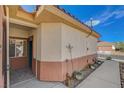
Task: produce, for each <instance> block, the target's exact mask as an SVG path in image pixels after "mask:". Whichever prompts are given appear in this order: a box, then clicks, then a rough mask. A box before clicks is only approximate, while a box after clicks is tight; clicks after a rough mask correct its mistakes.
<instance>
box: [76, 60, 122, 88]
mask: <svg viewBox="0 0 124 93" xmlns="http://www.w3.org/2000/svg"><path fill="white" fill-rule="evenodd" d="M77 87H78V88H120V87H121V85H120V72H119V63H118V62H116V61H105V62H104V63H103V64H102V65H101V66H100V67H99V68H98V69H96V70H95V71H94V72H93V73H91V74H90V75H89V76H88V77H87V78H86V79H85V80H84V81H83V82H82V83H80V84H79V85H78V86H77Z"/></svg>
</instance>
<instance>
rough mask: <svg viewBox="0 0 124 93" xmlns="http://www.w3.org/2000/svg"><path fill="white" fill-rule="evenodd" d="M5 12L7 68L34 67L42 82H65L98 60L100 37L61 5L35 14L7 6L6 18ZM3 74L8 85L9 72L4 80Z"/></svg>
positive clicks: (0, 74) (5, 58)
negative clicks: (73, 73) (61, 7)
mask: <svg viewBox="0 0 124 93" xmlns="http://www.w3.org/2000/svg"><path fill="white" fill-rule="evenodd" d="M2 9H3V6H1V7H0V27H4V28H6V29H5V30H4V31H3V30H2V28H0V33H2V32H6V33H5V36H4V37H3V38H4V39H3V40H4V42H3V41H2V40H1V39H0V40H1V41H0V42H3V49H2V53H3V52H4V53H6V54H4V55H5V56H4V59H3V60H4V61H3V64H5V65H4V66H6V64H7V66H10V68H11V69H13V70H17V69H22V68H25V67H30V68H32V71H33V73H34V74H35V76H36V77H37V79H39V80H43V81H64V80H65V79H66V74H67V73H69V74H70V75H71V74H72V72H73V71H75V70H80V69H83V68H85V67H86V66H88V64H92V63H93V59H95V58H96V54H97V41H98V38H99V34H98V33H96V32H94V31H91V29H90V28H89V27H88V26H86V25H84V24H83V23H81V22H79V21H77V20H76V19H75V18H74V17H72V16H71V15H69V14H67V13H66V12H65V11H63V10H62V9H60V8H58V7H57V6H49V5H46V6H44V5H43V6H42V5H41V6H38V8H37V10H36V11H35V12H33V13H28V12H26V11H25V10H23V9H22V8H21V6H17V5H16V6H14V5H13V6H4V12H5V15H4V19H3V17H2V16H1V14H4V13H3V12H2ZM2 20H4V21H5V22H6V26H3V25H2V23H3V22H2ZM91 32H92V33H91ZM89 34H90V36H89V37H87V36H88V35H89ZM0 38H1V37H0ZM8 42H9V43H8ZM4 43H5V44H4ZM5 45H6V46H5ZM0 60H1V58H0ZM0 62H1V61H0ZM72 64H73V67H72ZM0 66H2V65H1V63H0ZM2 68H3V70H5V69H4V67H2ZM1 72H2V70H1V67H0V83H1V82H3V81H5V80H6V79H7V80H6V81H7V82H5V83H4V84H6V83H8V82H9V79H8V78H7V77H6V76H8V74H7V73H9V70H8V72H7V73H6V71H4V72H5V73H4V74H3V75H4V79H1V78H2V76H3V75H2V73H1Z"/></svg>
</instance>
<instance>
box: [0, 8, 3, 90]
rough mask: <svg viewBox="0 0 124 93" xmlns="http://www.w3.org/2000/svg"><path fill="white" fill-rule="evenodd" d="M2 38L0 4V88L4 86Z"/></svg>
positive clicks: (0, 11)
mask: <svg viewBox="0 0 124 93" xmlns="http://www.w3.org/2000/svg"><path fill="white" fill-rule="evenodd" d="M2 38H3V11H2V6H0V88H2V87H4V80H3V74H2V42H3V40H2Z"/></svg>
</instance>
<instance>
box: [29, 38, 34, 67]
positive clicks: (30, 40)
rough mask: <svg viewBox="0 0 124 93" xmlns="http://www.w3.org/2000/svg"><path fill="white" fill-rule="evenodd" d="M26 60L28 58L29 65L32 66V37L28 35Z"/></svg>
mask: <svg viewBox="0 0 124 93" xmlns="http://www.w3.org/2000/svg"><path fill="white" fill-rule="evenodd" d="M28 49H29V50H28V53H29V54H28V56H29V57H28V58H29V59H28V60H29V67H30V68H32V58H33V38H32V37H29V48H28Z"/></svg>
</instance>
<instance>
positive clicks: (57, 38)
mask: <svg viewBox="0 0 124 93" xmlns="http://www.w3.org/2000/svg"><path fill="white" fill-rule="evenodd" d="M37 35H38V36H37V39H38V44H37V45H38V46H37V50H38V51H37V52H39V53H38V55H37V56H38V58H40V60H41V61H53V62H55V61H64V60H66V59H70V54H69V51H68V49H67V48H66V46H68V44H71V45H72V46H73V49H72V58H77V57H82V56H86V55H91V54H94V53H96V45H97V38H95V37H93V36H90V37H88V38H86V36H87V34H86V33H84V32H81V31H79V30H78V29H75V28H73V27H71V26H68V25H66V24H63V23H42V24H41V29H39V30H38V33H37ZM87 47H88V48H89V50H88V51H87Z"/></svg>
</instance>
